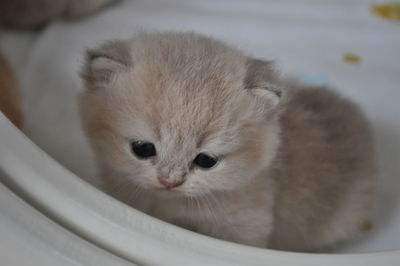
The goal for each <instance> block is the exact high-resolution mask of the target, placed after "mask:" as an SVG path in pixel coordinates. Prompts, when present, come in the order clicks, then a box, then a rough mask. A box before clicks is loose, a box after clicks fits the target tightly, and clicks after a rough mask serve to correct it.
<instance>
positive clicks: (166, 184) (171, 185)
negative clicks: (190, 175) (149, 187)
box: [158, 176, 184, 190]
mask: <svg viewBox="0 0 400 266" xmlns="http://www.w3.org/2000/svg"><path fill="white" fill-rule="evenodd" d="M158 181H160V183H161V184H162V185H163V186H164V187H165V188H166V189H168V190H170V189H172V188H175V187H179V186H180V185H182V184H183V182H184V181H183V180H181V181H178V182H173V181H168V176H159V177H158Z"/></svg>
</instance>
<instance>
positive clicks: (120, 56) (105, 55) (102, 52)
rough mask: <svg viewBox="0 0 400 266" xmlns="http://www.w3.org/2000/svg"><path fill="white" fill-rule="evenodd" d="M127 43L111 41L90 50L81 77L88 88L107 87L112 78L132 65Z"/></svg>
mask: <svg viewBox="0 0 400 266" xmlns="http://www.w3.org/2000/svg"><path fill="white" fill-rule="evenodd" d="M129 52H130V47H129V45H128V42H127V41H111V42H107V43H105V44H103V45H101V46H100V47H98V48H95V49H91V50H88V51H87V53H86V63H85V65H84V68H83V71H82V72H81V77H82V79H83V80H84V81H85V83H86V87H88V88H98V87H104V86H105V85H107V84H108V83H109V82H110V81H111V79H112V77H113V76H114V75H115V74H116V73H117V72H118V71H123V70H124V69H126V68H127V67H129V66H131V65H132V62H131V55H130V53H129Z"/></svg>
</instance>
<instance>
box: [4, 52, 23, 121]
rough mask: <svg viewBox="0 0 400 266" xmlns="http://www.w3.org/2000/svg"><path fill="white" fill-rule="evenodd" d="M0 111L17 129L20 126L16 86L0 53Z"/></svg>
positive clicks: (7, 64)
mask: <svg viewBox="0 0 400 266" xmlns="http://www.w3.org/2000/svg"><path fill="white" fill-rule="evenodd" d="M0 111H1V112H3V113H4V115H5V116H7V117H8V119H10V121H11V122H13V123H14V125H16V126H17V127H21V125H22V111H21V104H20V95H19V91H18V84H17V80H16V78H15V74H14V71H13V70H12V68H11V66H10V64H9V63H8V62H7V60H6V59H5V58H4V57H3V55H2V54H1V53H0Z"/></svg>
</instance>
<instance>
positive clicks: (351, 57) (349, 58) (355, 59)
mask: <svg viewBox="0 0 400 266" xmlns="http://www.w3.org/2000/svg"><path fill="white" fill-rule="evenodd" d="M343 60H344V61H345V62H347V63H353V64H358V63H360V62H361V58H360V57H359V56H358V55H355V54H345V55H344V56H343Z"/></svg>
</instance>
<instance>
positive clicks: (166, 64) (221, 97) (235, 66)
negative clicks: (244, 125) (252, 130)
mask: <svg viewBox="0 0 400 266" xmlns="http://www.w3.org/2000/svg"><path fill="white" fill-rule="evenodd" d="M131 54H132V57H133V59H132V61H133V62H134V67H133V68H131V69H130V71H128V72H124V73H122V74H120V75H119V77H118V79H117V80H116V83H115V87H116V88H117V90H118V91H119V92H120V93H121V94H122V96H121V97H128V98H130V99H131V101H132V102H131V103H130V105H131V106H135V110H136V111H137V112H141V113H143V114H144V115H145V116H146V121H147V123H149V124H150V125H149V127H151V128H153V130H154V131H155V134H156V135H158V136H160V135H163V134H168V135H171V136H174V138H175V139H174V140H173V141H175V142H182V141H183V140H184V139H185V138H188V137H190V138H197V144H201V142H202V141H203V140H205V139H207V138H208V137H209V136H210V135H213V134H216V133H217V132H219V131H223V130H226V129H227V128H229V127H232V126H234V125H235V123H236V122H237V121H239V120H240V119H241V117H242V116H243V115H245V113H246V112H247V111H248V110H246V108H247V107H248V105H249V96H248V95H247V94H246V93H245V91H244V90H243V82H244V78H245V75H246V69H247V66H246V57H245V56H244V55H242V54H241V53H240V52H238V51H236V50H234V49H232V48H229V47H227V46H226V45H224V44H223V43H220V42H218V41H215V40H212V39H209V38H207V37H202V36H197V35H192V34H185V35H180V34H166V35H164V34H160V35H146V34H143V35H139V36H138V37H136V38H135V39H134V40H133V42H132V49H131ZM127 94H128V95H127ZM219 135H221V134H219ZM170 141H172V140H171V139H170Z"/></svg>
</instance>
